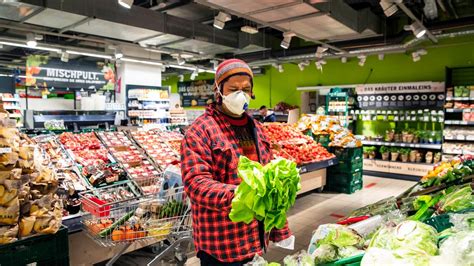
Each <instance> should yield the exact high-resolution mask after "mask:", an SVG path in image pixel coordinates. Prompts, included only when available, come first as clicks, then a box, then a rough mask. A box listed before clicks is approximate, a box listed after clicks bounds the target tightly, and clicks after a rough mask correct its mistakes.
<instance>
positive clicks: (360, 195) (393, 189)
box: [186, 176, 414, 266]
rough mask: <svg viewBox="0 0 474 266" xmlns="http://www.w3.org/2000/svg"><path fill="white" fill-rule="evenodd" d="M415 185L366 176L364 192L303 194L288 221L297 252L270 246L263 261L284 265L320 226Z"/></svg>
mask: <svg viewBox="0 0 474 266" xmlns="http://www.w3.org/2000/svg"><path fill="white" fill-rule="evenodd" d="M413 184H414V182H410V181H401V180H395V179H388V178H377V177H372V176H364V189H362V190H360V191H357V192H356V193H354V194H351V195H347V194H338V193H329V192H328V193H309V194H305V195H302V196H301V197H299V198H298V199H297V200H296V204H295V206H294V207H293V208H292V209H291V210H290V212H289V218H288V223H289V225H290V229H291V230H292V231H293V234H294V235H295V237H296V245H295V250H293V251H288V250H284V249H281V248H277V247H271V248H270V249H269V250H268V252H267V253H266V254H265V255H264V258H265V259H266V260H267V261H274V262H282V260H283V258H284V257H285V256H287V255H289V254H294V253H296V252H297V251H299V250H302V249H307V247H308V244H309V241H310V239H311V236H312V232H313V231H314V230H315V229H316V228H317V227H318V225H320V224H325V223H333V222H335V221H336V220H337V219H338V217H340V216H343V215H346V214H348V213H349V212H351V211H352V210H355V209H357V208H360V207H363V206H365V205H367V204H370V203H374V202H376V201H378V200H381V199H384V198H387V197H390V196H397V195H399V194H401V193H402V192H404V191H405V190H407V189H408V188H409V187H411V186H413ZM186 265H189V266H198V265H199V259H197V258H195V257H193V258H190V259H189V260H188V262H187V263H186Z"/></svg>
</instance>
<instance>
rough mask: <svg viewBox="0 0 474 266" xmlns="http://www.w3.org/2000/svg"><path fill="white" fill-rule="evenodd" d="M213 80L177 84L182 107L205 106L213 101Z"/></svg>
mask: <svg viewBox="0 0 474 266" xmlns="http://www.w3.org/2000/svg"><path fill="white" fill-rule="evenodd" d="M213 84H214V80H196V81H188V82H178V93H179V94H180V95H181V100H182V105H181V106H182V107H192V106H206V105H208V104H210V103H212V102H213V101H214V90H213Z"/></svg>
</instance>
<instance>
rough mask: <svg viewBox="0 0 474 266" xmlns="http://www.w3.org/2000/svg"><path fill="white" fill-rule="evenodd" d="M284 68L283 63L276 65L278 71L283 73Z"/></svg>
mask: <svg viewBox="0 0 474 266" xmlns="http://www.w3.org/2000/svg"><path fill="white" fill-rule="evenodd" d="M283 71H285V69H283V65H278V72H280V73H283Z"/></svg>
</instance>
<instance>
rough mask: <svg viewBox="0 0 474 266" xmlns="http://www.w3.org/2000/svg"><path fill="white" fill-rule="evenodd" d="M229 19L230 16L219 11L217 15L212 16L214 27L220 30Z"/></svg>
mask: <svg viewBox="0 0 474 266" xmlns="http://www.w3.org/2000/svg"><path fill="white" fill-rule="evenodd" d="M230 20H231V16H230V15H229V14H227V13H225V12H222V11H220V12H219V14H217V16H215V17H214V27H215V28H218V29H220V30H222V29H223V28H224V26H225V23H226V22H227V21H230Z"/></svg>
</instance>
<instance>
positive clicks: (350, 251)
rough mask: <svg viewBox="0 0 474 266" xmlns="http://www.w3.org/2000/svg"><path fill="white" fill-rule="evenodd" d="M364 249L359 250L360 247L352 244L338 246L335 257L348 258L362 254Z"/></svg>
mask: <svg viewBox="0 0 474 266" xmlns="http://www.w3.org/2000/svg"><path fill="white" fill-rule="evenodd" d="M363 253H364V251H363V250H361V249H358V248H356V247H354V246H348V247H343V248H339V249H338V250H337V257H338V258H339V259H344V258H350V257H353V256H357V255H359V254H363Z"/></svg>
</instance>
